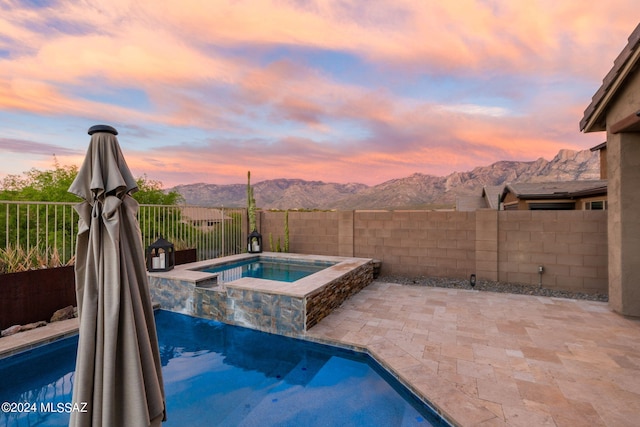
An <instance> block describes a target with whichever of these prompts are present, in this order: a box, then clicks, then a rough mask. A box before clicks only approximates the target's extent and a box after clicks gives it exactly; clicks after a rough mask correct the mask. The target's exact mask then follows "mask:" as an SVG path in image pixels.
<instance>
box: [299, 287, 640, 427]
mask: <svg viewBox="0 0 640 427" xmlns="http://www.w3.org/2000/svg"><path fill="white" fill-rule="evenodd" d="M307 335H308V336H309V337H310V338H312V339H317V340H321V341H324V340H328V341H334V342H335V341H337V342H340V343H343V344H346V345H349V346H356V347H366V348H367V349H368V350H369V352H370V353H371V354H372V355H373V356H374V357H376V359H377V360H378V361H380V362H382V363H383V364H384V365H386V367H387V368H390V369H391V370H392V371H394V372H395V373H396V374H397V376H399V377H400V378H401V379H402V380H403V381H404V382H405V383H407V384H408V385H410V387H412V388H413V389H414V391H415V392H417V393H418V394H420V395H422V396H424V397H426V398H427V399H428V400H429V401H430V402H431V403H432V405H433V406H434V407H435V408H436V409H437V410H439V411H441V412H442V413H443V414H444V415H445V417H446V418H447V419H448V420H449V421H450V422H452V423H453V424H457V425H461V426H526V427H531V426H567V427H576V426H609V427H614V426H615V427H621V426H637V425H638V422H639V421H638V420H640V319H629V318H625V317H623V316H620V315H618V314H616V313H613V312H612V311H611V310H610V309H609V307H608V304H607V303H602V302H593V301H582V300H571V299H563V298H548V297H536V296H525V295H514V294H502V293H491V292H478V291H472V290H459V289H444V288H431V287H419V286H407V285H398V284H391V283H384V282H380V281H375V282H374V283H372V284H371V285H369V286H368V287H367V288H365V289H364V290H362V291H360V292H359V293H358V294H357V295H354V296H353V297H351V298H350V299H349V300H347V301H346V302H345V303H344V304H343V305H342V306H341V307H339V308H338V309H337V310H335V311H334V312H333V313H332V314H330V315H329V316H328V317H326V318H324V319H323V320H322V321H321V322H320V323H319V324H318V325H316V326H314V327H313V328H311V330H310V331H309V332H308V333H307Z"/></svg>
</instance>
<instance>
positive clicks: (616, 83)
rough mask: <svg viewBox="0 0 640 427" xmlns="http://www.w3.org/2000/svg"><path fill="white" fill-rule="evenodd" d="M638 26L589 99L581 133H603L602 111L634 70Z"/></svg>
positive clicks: (639, 54)
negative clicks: (600, 84)
mask: <svg viewBox="0 0 640 427" xmlns="http://www.w3.org/2000/svg"><path fill="white" fill-rule="evenodd" d="M639 46H640V24H638V26H637V27H636V28H635V30H633V32H632V33H631V35H630V36H629V39H628V43H627V45H626V46H625V47H624V49H622V52H620V54H619V55H618V57H617V58H616V59H615V61H614V62H613V68H612V69H611V70H610V71H609V72H608V73H607V75H606V76H605V77H604V79H603V80H602V86H600V88H599V89H598V90H597V91H596V93H595V94H594V95H593V97H592V98H591V103H590V104H589V106H588V107H587V108H586V110H585V111H584V117H583V118H582V120H580V130H581V131H583V132H594V131H604V130H606V126H605V123H604V117H603V115H604V111H605V110H606V107H607V104H608V103H609V101H610V100H611V99H612V98H613V97H614V95H615V94H616V91H617V90H618V89H619V88H620V87H621V86H622V85H623V83H624V81H625V79H626V78H627V76H628V75H629V74H631V72H632V71H633V70H634V69H635V68H636V66H637V64H638V58H639V57H640V49H638V47H639Z"/></svg>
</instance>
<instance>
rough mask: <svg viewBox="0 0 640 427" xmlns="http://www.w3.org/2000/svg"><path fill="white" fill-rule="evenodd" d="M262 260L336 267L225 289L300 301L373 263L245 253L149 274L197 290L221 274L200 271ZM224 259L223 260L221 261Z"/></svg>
mask: <svg viewBox="0 0 640 427" xmlns="http://www.w3.org/2000/svg"><path fill="white" fill-rule="evenodd" d="M260 257H266V258H282V259H288V260H293V261H296V262H308V263H314V261H320V262H323V263H324V262H326V263H335V264H333V265H329V266H327V267H326V268H324V269H322V270H320V271H318V272H315V273H313V274H310V275H308V276H306V277H303V278H302V279H299V280H296V281H295V282H279V281H275V280H266V279H258V278H253V277H251V278H249V277H243V278H241V279H237V280H234V281H231V282H226V283H223V284H222V286H224V287H226V288H232V289H241V290H255V291H260V292H265V293H269V294H275V295H287V296H293V297H297V298H304V297H307V296H309V295H311V294H313V293H314V292H316V291H317V290H318V288H319V286H318V282H319V281H320V280H322V281H323V282H325V284H326V283H328V282H330V281H332V280H335V279H337V278H339V277H340V276H342V275H343V274H344V273H345V272H346V271H348V270H350V269H353V268H355V267H358V266H360V265H363V264H366V263H368V262H371V259H369V258H354V257H338V256H328V255H307V254H295V253H288V252H261V253H243V254H237V255H229V256H226V257H224V258H215V259H210V260H204V261H197V262H192V263H189V264H182V265H178V266H176V267H175V268H174V269H173V270H169V271H163V272H150V273H148V275H149V277H157V278H162V279H172V280H179V281H184V282H192V283H194V285H195V286H196V287H202V286H200V284H201V283H207V282H209V281H212V280H214V279H216V278H217V276H218V273H210V272H206V271H201V270H202V269H205V268H210V267H215V266H218V265H222V264H227V263H232V262H238V261H245V260H249V259H252V258H260ZM222 259H223V261H220V260H222ZM207 288H208V289H214V288H212V287H210V286H207Z"/></svg>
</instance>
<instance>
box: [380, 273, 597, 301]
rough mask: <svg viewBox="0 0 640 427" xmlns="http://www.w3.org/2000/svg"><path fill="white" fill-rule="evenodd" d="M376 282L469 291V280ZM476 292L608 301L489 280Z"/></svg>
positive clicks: (384, 278)
mask: <svg viewBox="0 0 640 427" xmlns="http://www.w3.org/2000/svg"><path fill="white" fill-rule="evenodd" d="M376 280H379V281H381V282H388V283H399V284H401V285H413V286H432V287H437V288H453V289H471V285H470V284H469V280H465V279H451V278H444V277H401V276H380V277H378V278H377V279H376ZM473 289H475V290H477V291H485V292H503V293H512V294H521V295H536V296H543V297H556V298H571V299H583V300H590V301H602V302H607V301H609V296H608V295H604V294H585V293H582V292H572V291H564V290H559V289H547V288H542V287H539V286H535V285H525V284H521V283H506V282H493V281H489V280H478V281H477V283H476V286H475V287H474V288H473Z"/></svg>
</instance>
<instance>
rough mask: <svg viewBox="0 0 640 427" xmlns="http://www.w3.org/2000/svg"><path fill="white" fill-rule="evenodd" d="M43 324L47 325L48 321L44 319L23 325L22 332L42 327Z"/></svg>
mask: <svg viewBox="0 0 640 427" xmlns="http://www.w3.org/2000/svg"><path fill="white" fill-rule="evenodd" d="M42 326H47V322H45V321H44V320H40V321H38V322H33V323H27V324H26V325H22V326H21V327H20V332H24V331H30V330H32V329H36V328H41V327H42Z"/></svg>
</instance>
